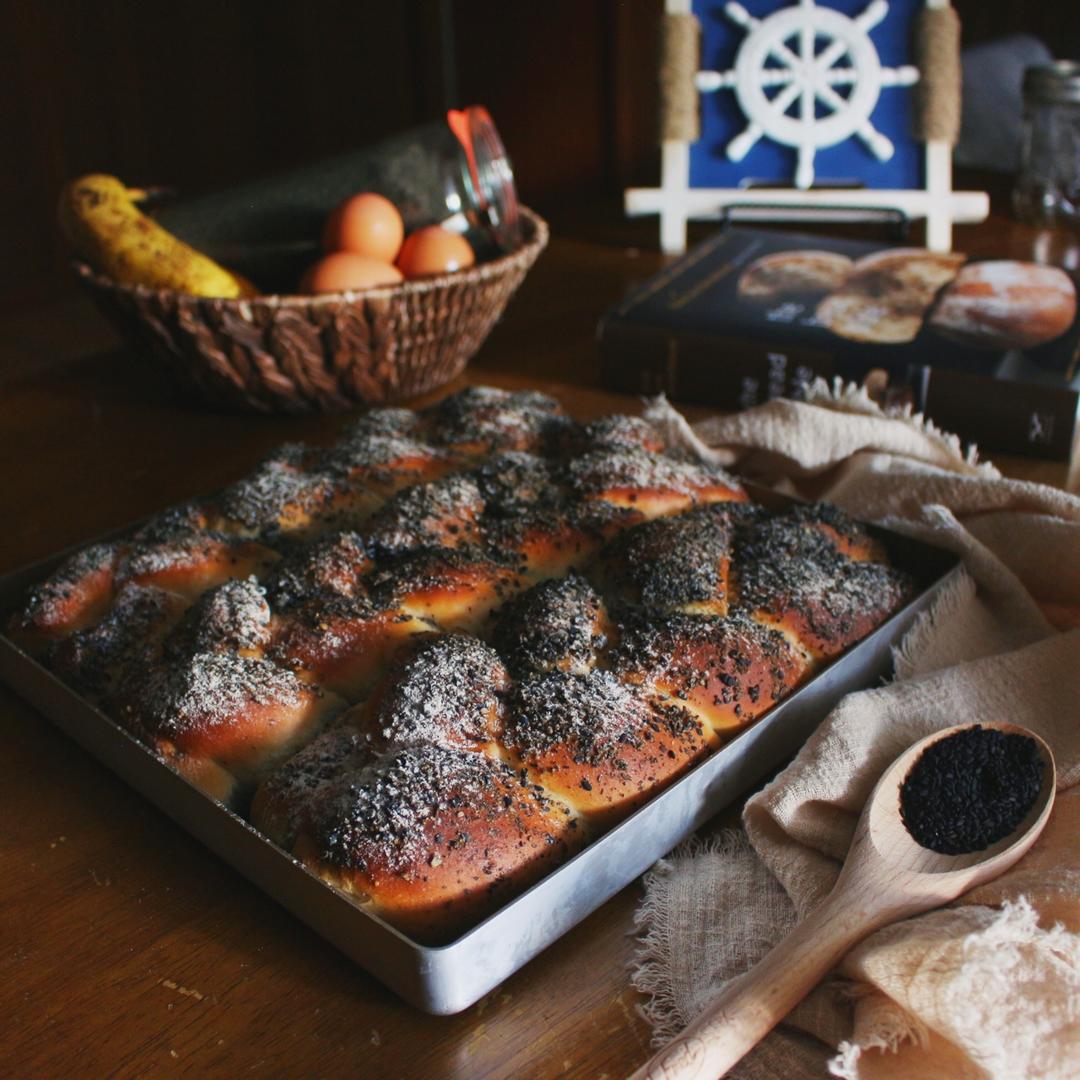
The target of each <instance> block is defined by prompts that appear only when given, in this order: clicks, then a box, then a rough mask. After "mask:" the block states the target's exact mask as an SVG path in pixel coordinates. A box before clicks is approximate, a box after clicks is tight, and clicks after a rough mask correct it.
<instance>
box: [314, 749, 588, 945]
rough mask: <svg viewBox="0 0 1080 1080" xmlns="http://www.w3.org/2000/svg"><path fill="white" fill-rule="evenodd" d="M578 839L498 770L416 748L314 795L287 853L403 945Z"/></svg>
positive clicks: (486, 908)
mask: <svg viewBox="0 0 1080 1080" xmlns="http://www.w3.org/2000/svg"><path fill="white" fill-rule="evenodd" d="M583 835H584V831H583V830H582V829H581V828H580V827H579V825H578V823H577V819H576V817H575V816H574V814H573V812H572V811H571V809H570V808H569V807H568V806H567V805H565V804H564V803H561V802H560V801H558V800H557V799H554V798H552V797H551V796H549V795H548V794H546V793H545V792H544V791H543V790H542V789H541V788H538V787H537V786H536V785H534V784H533V783H531V782H530V781H529V780H528V778H526V777H522V776H520V775H519V774H517V773H515V772H514V771H513V770H512V769H511V768H510V767H509V766H507V765H505V764H503V763H502V762H499V761H493V760H492V759H491V758H488V757H485V756H484V755H482V754H475V753H469V752H468V751H463V750H451V749H447V748H444V747H436V746H425V747H410V748H407V749H404V750H399V751H395V752H393V753H391V754H387V755H386V756H384V757H382V758H379V759H378V760H377V761H376V762H375V763H374V764H372V765H369V766H368V767H366V768H363V769H360V770H359V771H351V770H346V771H345V772H344V773H343V775H342V776H341V777H340V779H339V780H337V782H335V783H333V784H329V785H327V786H326V787H325V788H323V789H322V790H321V791H320V792H319V794H318V796H317V798H316V799H315V801H314V805H313V809H312V811H311V814H310V816H309V818H308V820H307V822H306V823H305V827H302V829H301V832H300V834H299V836H298V838H297V840H296V842H295V844H294V848H293V850H294V852H295V854H296V855H297V856H298V857H299V858H300V859H301V860H302V861H303V862H304V863H305V864H306V865H308V866H309V867H311V868H312V869H313V870H314V871H315V872H316V873H318V874H319V875H320V876H322V877H324V878H325V879H326V880H328V881H330V882H331V883H333V884H334V885H336V886H337V887H338V888H340V889H342V890H344V891H346V892H348V893H350V894H351V895H352V896H354V897H355V898H357V899H358V900H359V901H360V902H361V903H363V904H365V905H368V906H370V909H371V910H372V911H374V912H375V913H376V914H379V915H382V916H384V917H386V918H388V919H389V920H390V921H391V922H392V923H393V924H394V925H395V926H397V927H398V928H399V929H401V930H403V931H404V932H405V933H407V934H409V936H410V937H413V938H414V939H415V940H418V941H421V942H425V943H429V944H435V943H440V944H441V943H444V942H446V941H448V940H450V939H452V938H453V937H454V936H456V935H457V934H458V933H460V932H461V931H463V930H465V929H467V928H468V927H469V926H471V925H473V924H474V923H476V922H477V921H479V920H480V919H481V918H483V917H484V916H485V915H487V914H490V913H491V912H492V911H494V910H495V909H496V908H497V907H499V905H500V904H502V903H503V902H504V901H505V900H506V899H509V897H511V896H513V895H514V894H515V893H517V892H519V891H521V890H522V889H523V888H525V887H527V886H528V885H530V884H532V882H533V881H535V880H536V879H537V878H539V877H541V876H543V874H545V873H546V872H547V871H548V870H549V869H551V868H552V867H554V866H557V865H558V864H559V863H560V862H562V861H563V860H565V859H566V858H567V856H568V855H570V854H572V853H573V852H574V851H575V850H576V849H577V847H578V846H579V845H580V843H581V841H582V838H583Z"/></svg>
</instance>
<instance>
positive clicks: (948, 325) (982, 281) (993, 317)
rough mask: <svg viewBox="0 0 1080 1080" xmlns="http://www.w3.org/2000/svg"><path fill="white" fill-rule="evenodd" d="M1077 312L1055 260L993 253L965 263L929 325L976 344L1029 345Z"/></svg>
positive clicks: (1060, 330)
mask: <svg viewBox="0 0 1080 1080" xmlns="http://www.w3.org/2000/svg"><path fill="white" fill-rule="evenodd" d="M1075 318H1076V286H1075V285H1074V284H1073V281H1072V279H1071V278H1070V277H1069V275H1068V274H1066V273H1065V271H1064V270H1060V269H1059V268H1058V267H1056V266H1040V265H1038V264H1036V263H1028V262H1016V261H1013V260H1010V259H996V260H989V261H987V262H976V263H969V264H968V265H967V266H965V267H964V268H963V269H962V270H961V271H960V273H959V274H957V276H956V279H955V280H954V281H953V282H952V283H951V284H950V285H949V286H948V288H946V289H945V291H944V293H943V294H942V297H941V301H940V302H939V303H938V305H937V307H936V308H935V310H934V312H933V314H932V315H931V316H930V322H929V326H930V328H931V329H932V330H933V331H935V332H936V333H938V334H940V335H941V336H942V337H945V338H948V339H949V340H950V341H955V342H957V343H959V344H961V345H967V346H970V347H972V348H977V349H994V350H1004V349H1032V348H1036V347H1038V346H1040V345H1046V344H1048V343H1049V342H1051V341H1054V340H1055V339H1056V338H1059V337H1061V335H1062V334H1064V333H1065V332H1066V331H1067V330H1068V329H1069V327H1071V326H1072V324H1073V320H1074V319H1075Z"/></svg>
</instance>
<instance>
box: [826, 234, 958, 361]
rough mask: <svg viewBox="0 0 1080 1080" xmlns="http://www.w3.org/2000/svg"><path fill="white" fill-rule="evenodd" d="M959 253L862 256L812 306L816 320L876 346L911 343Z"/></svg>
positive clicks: (908, 250) (891, 252)
mask: <svg viewBox="0 0 1080 1080" xmlns="http://www.w3.org/2000/svg"><path fill="white" fill-rule="evenodd" d="M964 258H965V256H963V255H959V254H956V253H949V252H936V251H927V250H925V249H923V248H891V249H887V250H885V251H875V252H874V253H873V254H871V255H865V256H863V258H861V259H859V260H858V261H857V262H856V263H855V267H854V269H853V271H852V272H851V274H850V275H849V276H848V278H847V280H846V281H845V282H844V284H843V285H842V286H841V288H839V289H837V290H836V291H835V292H833V293H830V294H829V295H828V296H826V297H825V299H824V300H822V301H821V303H820V304H818V306H817V311H816V312H815V317H816V318H817V321H818V322H819V323H820V324H821V325H822V326H824V327H825V329H826V330H831V331H832V332H833V333H834V334H836V335H837V336H838V337H842V338H847V339H848V340H850V341H864V342H871V343H874V344H881V345H890V344H891V345H901V344H904V343H905V342H908V341H914V340H915V337H916V336H917V335H918V333H919V331H920V330H921V329H922V325H923V319H924V318H925V316H926V313H927V311H929V310H930V306H931V305H932V304H933V302H934V298H935V297H936V296H937V293H938V291H939V290H940V289H941V288H942V286H944V285H947V284H948V283H949V282H950V281H952V279H953V278H954V277H955V276H956V273H957V271H958V270H959V268H960V266H961V264H962V263H963V262H964Z"/></svg>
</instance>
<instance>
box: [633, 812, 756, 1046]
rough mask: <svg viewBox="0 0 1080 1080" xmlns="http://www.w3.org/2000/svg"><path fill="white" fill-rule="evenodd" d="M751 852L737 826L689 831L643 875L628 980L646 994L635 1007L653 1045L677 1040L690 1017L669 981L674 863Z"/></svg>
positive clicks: (661, 1044) (635, 917)
mask: <svg viewBox="0 0 1080 1080" xmlns="http://www.w3.org/2000/svg"><path fill="white" fill-rule="evenodd" d="M751 852H753V848H751V847H750V844H749V842H748V841H747V840H746V837H745V835H744V834H743V833H741V832H739V831H738V830H737V829H725V830H724V831H723V832H721V833H718V834H716V835H715V836H708V837H701V836H691V837H690V838H689V839H687V840H684V841H683V842H682V843H681V844H680V845H679V846H678V847H677V848H675V850H674V851H672V852H671V853H670V854H669V855H668V856H667V857H666V858H663V859H661V860H659V862H657V863H656V864H655V865H654V866H653V867H652V869H651V870H649V871H648V872H647V873H646V874H645V877H644V879H643V884H644V886H645V899H644V900H643V901H642V902H641V905H640V907H639V908H638V909H637V912H636V913H635V915H634V926H635V928H636V929H637V931H638V932H639V933H641V932H642V931H643V930H644V931H645V933H644V936H643V937H642V938H641V940H640V944H639V947H638V949H637V951H636V952H635V953H634V955H633V957H632V958H631V961H630V984H631V985H632V986H633V987H634V989H635V990H637V991H638V993H640V994H643V995H645V998H646V1000H644V1001H641V1002H639V1003H638V1005H637V1011H638V1013H639V1014H640V1015H641V1016H642V1017H643V1018H644V1019H645V1021H646V1023H648V1024H649V1026H650V1027H651V1028H652V1040H651V1045H652V1046H653V1047H654V1048H656V1049H659V1048H660V1047H662V1046H664V1045H665V1044H666V1043H668V1042H670V1041H671V1040H672V1039H674V1038H675V1036H676V1035H678V1034H679V1033H680V1032H681V1031H682V1030H683V1029H684V1028H685V1027H686V1025H687V1024H688V1023H689V1022H690V1020H689V1019H688V1018H686V1017H684V1016H683V1015H682V1013H680V1012H679V1009H678V1005H677V1004H676V1001H675V990H674V987H673V986H672V985H671V970H672V963H671V960H672V957H671V924H670V913H671V904H670V898H671V875H672V873H673V872H674V870H675V864H676V863H677V862H678V861H680V860H683V859H697V858H701V857H702V856H705V855H720V856H721V857H724V858H727V857H732V856H735V855H745V854H747V853H751ZM646 928H647V929H646ZM691 1019H692V1018H691Z"/></svg>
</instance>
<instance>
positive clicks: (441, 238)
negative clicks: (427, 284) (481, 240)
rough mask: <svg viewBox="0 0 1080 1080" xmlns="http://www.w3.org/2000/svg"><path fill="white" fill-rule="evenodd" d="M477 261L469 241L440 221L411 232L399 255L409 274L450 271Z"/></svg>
mask: <svg viewBox="0 0 1080 1080" xmlns="http://www.w3.org/2000/svg"><path fill="white" fill-rule="evenodd" d="M474 262H476V256H475V255H474V254H473V249H472V248H471V247H470V246H469V241H468V240H466V239H465V237H464V236H461V235H460V234H459V233H456V232H451V231H450V230H449V229H444V228H442V226H440V225H428V226H426V227H425V228H423V229H417V230H416V232H412V233H409V235H408V236H407V237H406V238H405V243H404V244H402V245H401V254H400V255H399V256H398V258H397V265H398V269H399V270H400V271H401V272H402V273H403V274H404V275H405V276H406V277H407V278H418V277H430V276H431V275H432V274H451V273H453V272H454V271H455V270H464V269H466V268H467V267H469V266H472V265H473V263H474Z"/></svg>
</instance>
